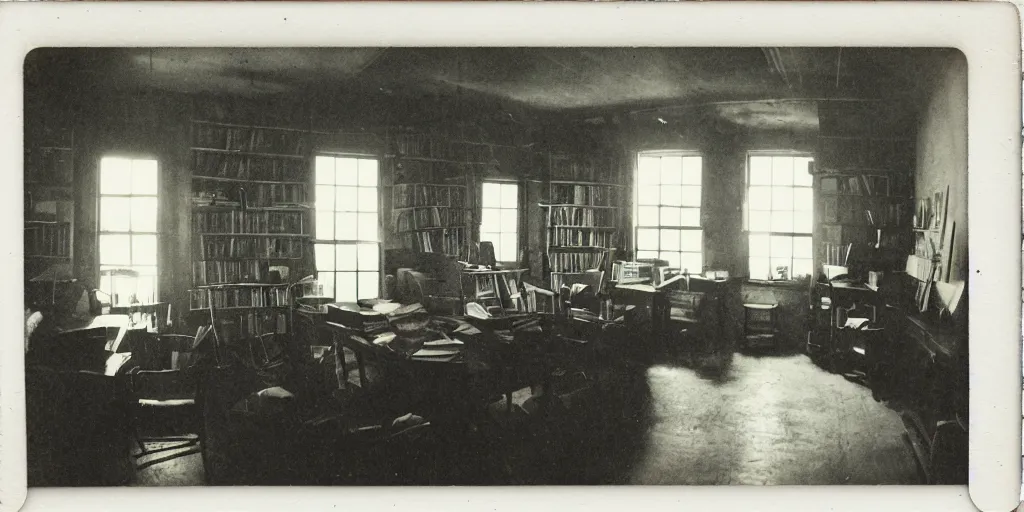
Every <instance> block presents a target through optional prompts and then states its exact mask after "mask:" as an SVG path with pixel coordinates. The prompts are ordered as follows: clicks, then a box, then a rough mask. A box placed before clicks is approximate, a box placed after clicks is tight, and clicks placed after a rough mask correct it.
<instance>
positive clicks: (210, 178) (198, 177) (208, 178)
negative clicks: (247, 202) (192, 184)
mask: <svg viewBox="0 0 1024 512" xmlns="http://www.w3.org/2000/svg"><path fill="white" fill-rule="evenodd" d="M192 179H194V180H206V181H226V182H230V183H260V184H269V185H303V186H305V185H307V183H306V182H303V181H267V180H247V179H242V178H224V177H220V176H203V175H202V174H193V175H192Z"/></svg>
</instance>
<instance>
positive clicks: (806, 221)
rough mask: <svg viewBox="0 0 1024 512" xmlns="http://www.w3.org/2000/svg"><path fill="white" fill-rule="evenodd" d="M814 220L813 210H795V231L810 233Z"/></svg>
mask: <svg viewBox="0 0 1024 512" xmlns="http://www.w3.org/2000/svg"><path fill="white" fill-rule="evenodd" d="M813 222H814V216H813V215H812V214H811V212H809V211H806V210H804V211H798V212H793V232H794V233H810V232H811V229H812V224H813Z"/></svg>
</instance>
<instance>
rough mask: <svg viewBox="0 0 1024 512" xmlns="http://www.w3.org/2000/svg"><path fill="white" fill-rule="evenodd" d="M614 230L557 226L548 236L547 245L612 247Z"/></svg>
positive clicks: (614, 236) (614, 237) (614, 235)
mask: <svg viewBox="0 0 1024 512" xmlns="http://www.w3.org/2000/svg"><path fill="white" fill-rule="evenodd" d="M615 240H616V233H615V232H614V231H595V230H588V229H573V228H564V227H557V228H555V229H554V231H553V232H552V233H551V234H550V236H549V238H548V245H549V246H559V247H570V246H576V247H612V246H614V245H615Z"/></svg>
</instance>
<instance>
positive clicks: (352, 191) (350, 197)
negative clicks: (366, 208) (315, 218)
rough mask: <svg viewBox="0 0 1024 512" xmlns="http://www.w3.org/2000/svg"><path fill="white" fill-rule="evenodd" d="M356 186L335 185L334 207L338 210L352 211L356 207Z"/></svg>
mask: <svg viewBox="0 0 1024 512" xmlns="http://www.w3.org/2000/svg"><path fill="white" fill-rule="evenodd" d="M356 201H358V199H357V195H356V187H337V189H336V190H335V199H334V209H335V211H339V212H354V211H356V210H357V208H358V204H359V203H357V202H356Z"/></svg>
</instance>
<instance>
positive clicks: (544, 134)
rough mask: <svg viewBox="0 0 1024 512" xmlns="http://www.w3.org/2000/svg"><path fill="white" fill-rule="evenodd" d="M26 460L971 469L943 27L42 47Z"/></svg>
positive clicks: (547, 472) (272, 473)
mask: <svg viewBox="0 0 1024 512" xmlns="http://www.w3.org/2000/svg"><path fill="white" fill-rule="evenodd" d="M24 79H25V97H24V101H25V107H24V114H25V115H24V120H25V132H24V141H25V167H24V197H25V203H24V224H25V230H24V235H25V239H24V251H25V252H24V254H25V257H24V278H25V280H24V285H25V296H24V298H25V304H24V307H25V319H26V338H25V357H26V395H27V422H28V423H27V425H28V429H27V432H28V445H27V446H28V482H29V486H36V487H39V486H188V485H237V484H244V485H294V484H302V485H387V484H391V485H395V484H403V485H452V484H458V485H523V484H542V485H552V484H640V485H654V484H688V485H689V484H692V485H717V484H753V485H771V484H902V485H907V484H965V483H966V482H967V435H968V433H967V430H968V425H967V421H966V418H967V414H966V412H967V318H968V316H967V302H968V300H967V294H966V283H967V280H968V265H967V264H968V261H967V247H968V243H967V239H968V232H967V228H968V224H967V100H966V91H967V63H966V60H965V59H964V57H963V55H962V54H961V53H959V52H958V51H956V50H950V49H939V48H899V49H895V48H892V49H890V48H838V47H837V48H785V47H783V48H780V47H765V48H756V47H751V48H454V47H450V48H301V49H300V48H260V49H254V48H44V49H37V50H34V51H33V52H31V53H30V54H29V55H28V57H27V58H26V60H25V75H24Z"/></svg>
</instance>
